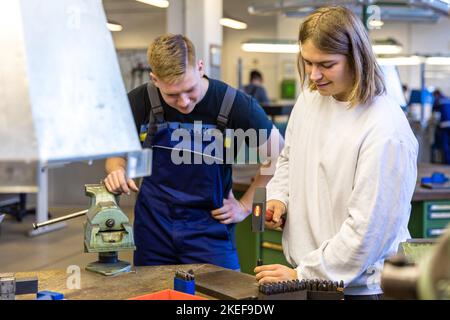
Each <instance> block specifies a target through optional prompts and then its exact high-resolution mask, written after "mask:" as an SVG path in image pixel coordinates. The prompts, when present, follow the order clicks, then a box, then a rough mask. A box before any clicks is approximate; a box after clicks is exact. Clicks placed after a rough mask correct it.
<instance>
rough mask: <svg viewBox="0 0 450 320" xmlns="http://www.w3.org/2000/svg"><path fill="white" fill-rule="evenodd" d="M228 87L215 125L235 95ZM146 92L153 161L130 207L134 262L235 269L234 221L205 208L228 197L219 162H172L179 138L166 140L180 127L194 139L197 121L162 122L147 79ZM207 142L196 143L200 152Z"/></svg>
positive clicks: (154, 92) (225, 116)
mask: <svg viewBox="0 0 450 320" xmlns="http://www.w3.org/2000/svg"><path fill="white" fill-rule="evenodd" d="M228 88H229V89H228V90H227V93H226V94H225V98H224V101H223V103H222V107H221V110H220V113H219V117H218V119H217V120H218V125H219V127H221V128H224V127H225V126H226V122H227V121H228V114H229V112H230V110H231V106H232V104H233V100H234V96H235V94H236V91H235V90H234V89H232V88H231V87H228ZM147 90H148V94H149V98H150V102H151V113H150V121H149V129H148V134H147V137H146V139H145V142H144V147H152V148H153V164H152V174H151V175H150V176H148V177H145V178H144V180H143V183H142V185H141V188H140V192H139V195H138V199H137V202H136V207H135V222H134V237H135V243H136V247H137V249H136V251H135V252H134V264H135V265H137V266H140V265H164V264H188V263H211V264H215V265H218V266H222V267H225V268H229V269H239V261H238V256H237V251H236V247H235V243H234V231H235V225H234V224H229V225H224V224H222V223H220V222H219V221H218V220H216V219H214V218H213V217H212V215H211V210H214V209H217V208H220V207H222V205H223V198H225V197H227V196H228V195H226V194H225V190H224V181H222V180H223V176H224V175H223V170H224V169H225V167H224V164H223V163H222V164H218V163H213V164H205V163H204V162H202V164H178V165H177V164H174V163H173V162H172V158H171V156H172V150H173V149H174V147H175V146H177V144H178V142H179V141H172V139H171V136H172V133H173V132H174V130H176V129H177V128H186V129H188V130H189V132H190V134H191V137H192V140H193V141H194V140H195V139H194V132H193V131H194V130H192V129H193V128H194V127H195V130H197V133H198V129H199V128H198V125H197V126H194V125H192V124H187V123H174V122H170V123H169V122H166V121H165V120H164V114H163V108H162V105H161V101H160V99H159V95H158V91H157V89H156V87H154V85H153V84H151V83H149V84H148V86H147ZM152 115H153V117H154V120H155V121H152ZM152 122H154V123H152ZM211 127H216V126H215V125H206V126H205V125H203V128H200V130H204V129H206V128H211ZM209 143H210V142H201V143H200V144H201V145H202V150H204V147H205V146H206V145H207V144H209ZM221 147H223V141H222V146H221ZM183 149H185V148H183ZM194 150H198V149H194Z"/></svg>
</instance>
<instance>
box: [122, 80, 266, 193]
mask: <svg viewBox="0 0 450 320" xmlns="http://www.w3.org/2000/svg"><path fill="white" fill-rule="evenodd" d="M208 81H209V86H208V90H207V91H206V94H205V96H204V97H203V99H202V100H201V101H200V102H198V103H197V105H196V106H195V108H194V110H192V112H191V113H189V114H183V113H181V112H179V111H178V110H176V109H175V108H172V107H170V106H169V105H168V104H167V103H166V102H165V101H164V99H163V98H162V96H161V94H159V98H160V100H161V103H162V107H163V110H164V119H165V121H169V122H180V123H194V121H202V123H203V124H213V125H216V124H217V117H218V115H219V111H220V107H221V105H222V100H223V97H224V96H225V92H226V90H227V84H225V83H224V82H222V81H219V80H215V79H209V78H208ZM128 99H129V101H130V105H131V110H132V112H133V117H134V122H135V124H136V130H137V131H138V134H140V133H141V127H145V126H146V125H148V122H149V115H150V110H151V105H150V99H149V97H148V93H147V84H144V85H141V86H139V87H137V88H136V89H133V90H132V91H130V92H129V93H128ZM227 128H229V129H235V130H236V129H242V130H244V131H246V130H248V129H256V130H261V129H263V130H267V132H268V134H267V136H269V135H270V131H271V129H272V121H270V119H269V118H268V116H267V115H266V113H265V112H264V110H263V108H262V107H261V106H260V105H259V104H258V102H257V101H256V100H255V99H253V98H252V97H249V96H248V95H246V94H245V93H243V92H241V91H239V90H237V92H236V97H235V99H234V102H233V107H232V109H231V111H230V114H229V117H228V125H227ZM263 142H264V141H258V143H259V144H261V143H263ZM231 170H232V168H231V165H229V164H227V165H225V170H224V177H223V178H224V180H223V181H224V190H225V192H226V194H228V192H229V190H230V189H231V186H232V180H231V176H232V171H231Z"/></svg>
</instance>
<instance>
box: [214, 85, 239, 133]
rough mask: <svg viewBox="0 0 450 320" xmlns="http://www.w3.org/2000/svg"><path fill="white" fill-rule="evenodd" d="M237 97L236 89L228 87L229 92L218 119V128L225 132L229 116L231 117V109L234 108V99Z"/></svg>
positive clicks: (224, 99)
mask: <svg viewBox="0 0 450 320" xmlns="http://www.w3.org/2000/svg"><path fill="white" fill-rule="evenodd" d="M235 97H236V89H234V88H232V87H230V86H227V91H226V92H225V96H224V97H223V101H222V105H221V107H220V112H219V115H218V117H217V126H218V128H219V129H220V130H221V131H222V132H224V131H225V129H226V127H227V124H228V116H229V115H230V112H231V108H232V107H233V102H234V98H235Z"/></svg>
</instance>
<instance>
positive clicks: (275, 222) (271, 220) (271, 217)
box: [265, 200, 287, 229]
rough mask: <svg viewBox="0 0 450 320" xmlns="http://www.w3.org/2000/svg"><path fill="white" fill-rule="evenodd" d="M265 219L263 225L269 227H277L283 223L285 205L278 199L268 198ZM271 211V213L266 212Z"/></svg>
mask: <svg viewBox="0 0 450 320" xmlns="http://www.w3.org/2000/svg"><path fill="white" fill-rule="evenodd" d="M266 211H267V212H266V221H265V225H266V227H267V228H269V229H277V228H280V227H282V226H283V225H284V220H285V219H284V217H283V215H284V214H286V211H287V209H286V206H285V205H284V203H283V202H281V201H279V200H269V201H267V204H266ZM268 213H273V214H268Z"/></svg>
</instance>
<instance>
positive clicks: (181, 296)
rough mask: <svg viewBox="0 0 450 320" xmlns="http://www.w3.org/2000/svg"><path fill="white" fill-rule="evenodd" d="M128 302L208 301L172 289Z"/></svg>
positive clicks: (138, 297) (145, 295)
mask: <svg viewBox="0 0 450 320" xmlns="http://www.w3.org/2000/svg"><path fill="white" fill-rule="evenodd" d="M127 300H207V299H206V298H203V297H199V296H194V295H192V294H187V293H184V292H180V291H176V290H172V289H166V290H162V291H158V292H154V293H149V294H144V295H142V296H137V297H133V298H129V299H127Z"/></svg>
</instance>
